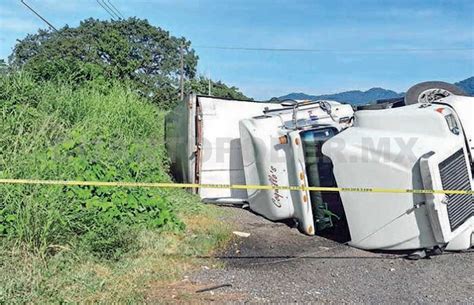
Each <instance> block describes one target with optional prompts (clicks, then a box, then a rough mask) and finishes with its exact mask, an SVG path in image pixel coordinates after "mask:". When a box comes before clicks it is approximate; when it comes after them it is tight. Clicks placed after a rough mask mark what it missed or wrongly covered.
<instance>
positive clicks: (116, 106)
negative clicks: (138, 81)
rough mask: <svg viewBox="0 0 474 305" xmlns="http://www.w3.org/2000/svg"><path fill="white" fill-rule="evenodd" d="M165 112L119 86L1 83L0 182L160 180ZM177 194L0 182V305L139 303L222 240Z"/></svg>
mask: <svg viewBox="0 0 474 305" xmlns="http://www.w3.org/2000/svg"><path fill="white" fill-rule="evenodd" d="M164 114H165V112H164V111H162V110H160V109H158V108H157V107H156V106H155V105H152V104H149V103H148V102H147V101H145V100H142V99H140V98H139V97H137V96H136V95H135V94H134V93H132V92H131V91H130V90H128V89H127V88H124V87H123V86H122V85H120V84H112V85H110V84H109V85H92V84H90V85H86V86H84V87H82V88H71V87H70V86H68V85H58V84H53V83H46V84H43V85H41V86H39V85H37V84H36V83H35V82H33V81H32V80H31V79H30V78H29V77H28V76H26V75H20V74H18V75H14V76H11V75H10V76H1V77H0V116H1V118H0V178H34V179H61V180H62V179H64V180H67V179H73V180H99V181H143V182H150V181H152V182H164V181H170V178H169V176H168V175H167V159H166V154H165V151H164V143H163V118H164ZM228 238H229V229H228V228H227V227H226V226H225V225H224V224H223V223H222V222H220V221H218V211H217V210H216V209H215V208H213V207H209V206H204V205H202V204H199V201H198V199H197V198H196V197H195V196H192V195H190V194H188V193H186V192H185V191H183V190H160V189H137V188H111V187H64V186H31V185H30V186H18V185H17V186H14V185H0V303H4V302H36V303H40V302H51V301H59V302H62V301H66V302H70V301H72V302H74V301H110V302H114V301H122V302H123V301H140V300H143V297H144V295H145V294H146V292H147V289H148V287H149V285H151V284H152V283H155V284H156V283H157V282H158V283H159V282H161V281H163V282H166V281H172V280H174V279H177V278H179V277H180V276H181V275H182V274H183V272H185V271H187V270H190V269H191V268H194V267H195V266H196V265H197V264H199V260H198V259H196V258H194V257H196V256H198V255H206V254H209V253H210V252H211V251H213V249H215V248H217V247H219V246H220V245H222V244H223V243H225V242H226V241H227V240H228Z"/></svg>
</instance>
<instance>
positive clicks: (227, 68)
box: [0, 0, 474, 100]
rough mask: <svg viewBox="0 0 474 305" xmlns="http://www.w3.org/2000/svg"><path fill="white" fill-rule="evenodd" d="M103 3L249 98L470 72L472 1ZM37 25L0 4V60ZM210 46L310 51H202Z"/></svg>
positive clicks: (87, 8)
mask: <svg viewBox="0 0 474 305" xmlns="http://www.w3.org/2000/svg"><path fill="white" fill-rule="evenodd" d="M110 1H111V2H112V3H113V4H114V5H115V6H116V7H117V8H118V9H119V10H120V12H121V13H122V14H123V15H124V16H126V17H132V16H136V17H139V18H143V19H147V20H148V21H149V22H150V23H151V24H152V25H154V26H159V27H162V28H164V29H166V30H168V31H170V32H171V34H172V35H174V36H184V37H186V38H187V39H189V40H191V42H192V46H193V47H194V48H195V50H196V52H197V54H198V55H199V58H200V59H199V65H198V73H199V74H202V75H206V76H209V75H210V76H211V78H212V79H214V80H222V81H223V82H225V83H226V84H228V85H233V86H236V87H238V88H240V89H241V91H242V92H243V93H244V94H246V95H247V96H250V97H253V98H256V99H261V100H264V99H269V98H271V97H274V96H281V95H285V94H287V93H290V92H304V93H307V94H325V93H335V92H340V91H345V90H352V89H359V90H367V89H369V88H372V87H383V88H387V89H392V90H395V91H397V92H402V91H406V90H407V89H408V88H409V87H410V86H411V85H414V84H415V83H417V82H421V81H427V80H443V81H448V82H456V81H460V80H463V79H465V78H467V77H470V76H473V75H474V1H472V0H466V1H464V0H459V1H456V0H452V1H448V0H430V1H420V0H398V1H392V0H386V1H381V0H379V1H377V0H362V1H349V0H220V1H219V0H213V1H211V0H110ZM26 2H27V3H28V4H30V5H31V6H32V7H33V8H35V9H36V10H37V11H38V12H39V13H40V14H42V15H43V16H44V17H45V18H46V19H48V20H49V21H50V22H51V23H52V24H53V25H54V26H55V27H57V28H60V27H62V26H64V25H66V24H68V25H70V26H77V25H78V24H79V22H80V20H83V19H85V18H88V17H93V18H98V19H109V18H110V16H109V15H108V14H107V12H106V11H105V10H104V9H103V8H102V7H100V6H99V4H97V2H96V0H26ZM38 28H46V25H45V24H44V23H43V22H42V21H41V20H40V19H38V18H37V17H36V16H34V15H33V13H32V12H30V11H28V10H27V9H26V8H25V7H24V6H23V5H22V4H21V2H20V1H19V0H0V58H4V59H5V58H7V57H8V56H9V54H10V53H11V50H12V47H13V46H14V44H15V43H16V40H17V39H22V38H24V37H25V36H26V35H27V34H28V33H35V32H36V31H37V30H38ZM216 46H217V47H225V48H227V47H240V48H263V49H313V50H314V49H316V50H319V51H317V52H303V51H275V50H273V51H262V50H260V51H257V50H229V49H212V48H207V47H216ZM420 49H422V50H420ZM426 50H430V51H426Z"/></svg>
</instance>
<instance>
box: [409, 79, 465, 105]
mask: <svg viewBox="0 0 474 305" xmlns="http://www.w3.org/2000/svg"><path fill="white" fill-rule="evenodd" d="M450 95H463V96H467V94H466V92H464V91H463V90H462V89H461V88H459V87H457V86H455V85H453V84H449V83H445V82H438V81H429V82H423V83H419V84H416V85H415V86H413V87H411V88H410V89H408V91H407V93H406V94H405V105H411V104H416V103H431V102H434V101H436V100H438V99H440V98H443V97H447V96H450Z"/></svg>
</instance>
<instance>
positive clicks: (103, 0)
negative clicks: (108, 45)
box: [102, 0, 121, 20]
mask: <svg viewBox="0 0 474 305" xmlns="http://www.w3.org/2000/svg"><path fill="white" fill-rule="evenodd" d="M102 4H104V5H105V6H107V8H108V9H109V10H110V11H111V12H112V14H114V16H115V17H117V19H119V20H120V19H121V18H120V16H119V15H118V14H117V13H116V12H115V11H114V10H113V9H112V8H111V7H110V6H109V5H108V4H107V3H105V0H102Z"/></svg>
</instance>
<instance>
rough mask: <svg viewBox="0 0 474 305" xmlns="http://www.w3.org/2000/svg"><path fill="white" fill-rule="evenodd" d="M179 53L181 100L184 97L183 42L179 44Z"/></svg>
mask: <svg viewBox="0 0 474 305" xmlns="http://www.w3.org/2000/svg"><path fill="white" fill-rule="evenodd" d="M179 54H180V59H181V67H180V70H181V73H180V79H179V85H180V87H181V100H183V99H184V47H183V44H181V47H180V51H179Z"/></svg>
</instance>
